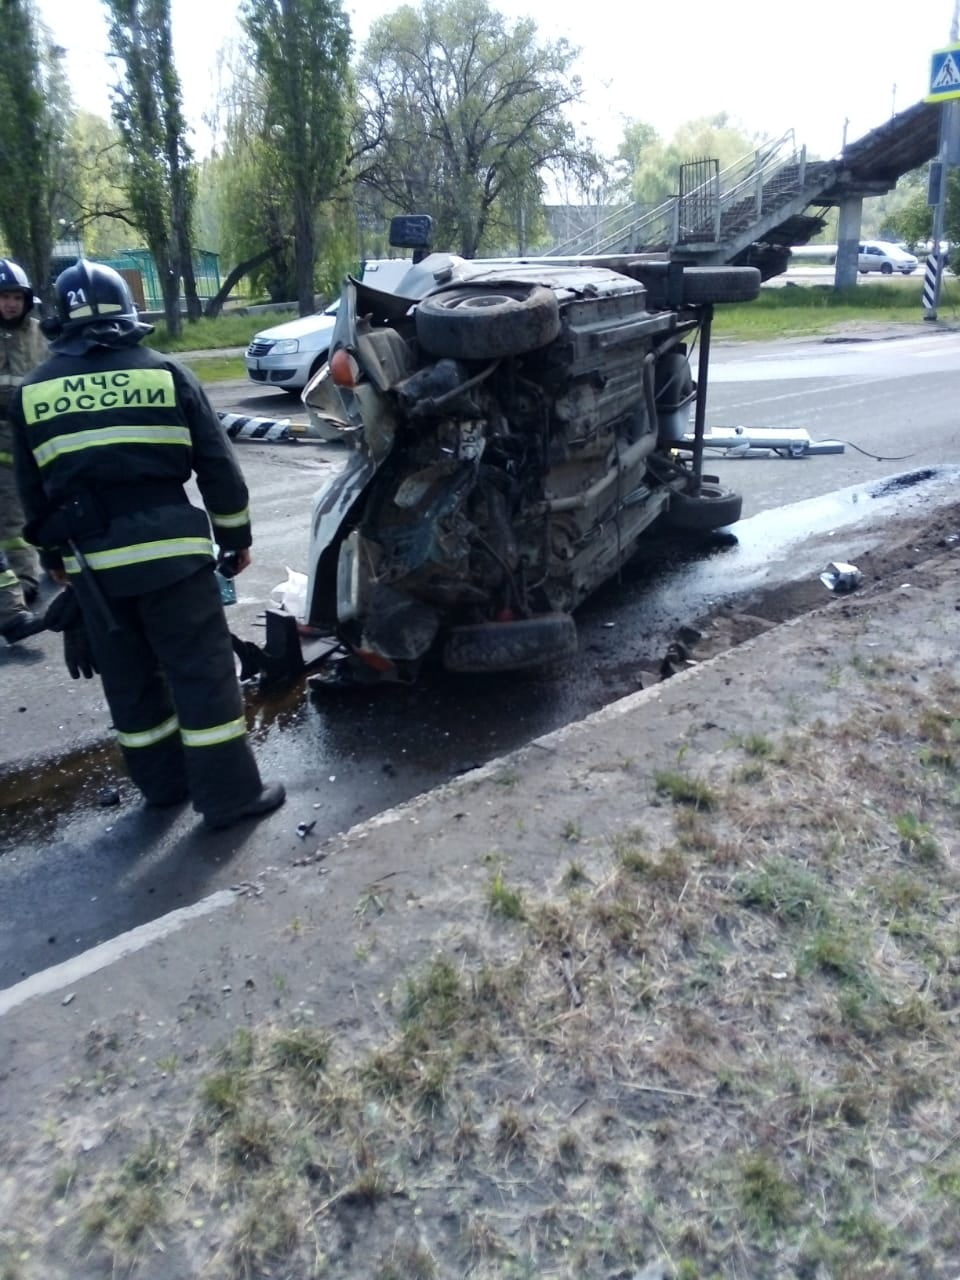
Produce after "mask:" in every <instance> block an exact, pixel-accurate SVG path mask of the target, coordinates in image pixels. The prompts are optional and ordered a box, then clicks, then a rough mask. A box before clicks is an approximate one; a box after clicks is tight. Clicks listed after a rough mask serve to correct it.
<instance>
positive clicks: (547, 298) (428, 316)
mask: <svg viewBox="0 0 960 1280" xmlns="http://www.w3.org/2000/svg"><path fill="white" fill-rule="evenodd" d="M416 322H417V340H418V341H419V343H420V345H421V346H422V347H423V349H424V350H425V351H428V352H429V353H430V355H434V356H447V357H449V358H451V359H453V360H495V359H496V358H497V357H498V356H513V355H523V354H524V353H525V352H527V351H536V350H537V349H538V348H539V347H545V346H546V345H547V343H548V342H552V341H553V339H554V338H555V337H556V336H557V334H558V333H559V332H560V306H559V303H558V302H557V298H556V294H554V292H553V290H552V289H548V288H547V287H546V286H545V285H517V284H491V285H487V286H485V287H484V286H479V285H461V286H459V287H457V288H454V289H445V290H444V291H443V292H442V293H434V294H429V295H428V296H427V297H426V298H423V299H421V301H420V302H419V303H418V305H417V310H416Z"/></svg>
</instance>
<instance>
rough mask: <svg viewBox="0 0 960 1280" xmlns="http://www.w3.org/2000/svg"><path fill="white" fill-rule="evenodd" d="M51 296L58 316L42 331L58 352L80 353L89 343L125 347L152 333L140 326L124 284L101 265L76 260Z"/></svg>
mask: <svg viewBox="0 0 960 1280" xmlns="http://www.w3.org/2000/svg"><path fill="white" fill-rule="evenodd" d="M54 293H55V295H56V302H57V315H56V317H55V318H53V319H51V320H45V321H44V322H43V323H42V325H41V327H42V328H43V331H44V333H45V334H46V335H47V337H48V338H50V339H52V340H53V341H54V343H55V346H56V349H57V350H58V351H62V352H65V353H69V352H70V351H72V349H73V347H74V346H76V347H77V351H78V352H79V351H80V349H81V347H83V348H86V347H87V346H89V345H90V344H91V343H95V344H102V345H104V346H116V345H120V346H125V345H127V344H128V343H130V342H139V340H140V339H141V338H142V337H144V336H145V335H146V334H148V333H152V332H153V328H152V326H151V325H147V324H141V323H140V320H139V318H138V316H137V308H136V304H135V303H134V301H133V294H132V293H131V292H130V286H129V285H128V284H127V282H126V280H124V278H123V276H122V275H121V274H120V272H119V271H114V269H113V267H108V266H105V265H104V264H103V263H102V262H91V261H90V260H89V259H88V258H78V259H77V260H76V262H75V263H74V264H73V266H71V267H67V268H66V270H65V271H61V272H60V274H59V275H58V276H57V279H56V283H55V284H54ZM72 339H76V340H77V342H76V343H74V342H71V340H72ZM78 343H79V345H77V344H78Z"/></svg>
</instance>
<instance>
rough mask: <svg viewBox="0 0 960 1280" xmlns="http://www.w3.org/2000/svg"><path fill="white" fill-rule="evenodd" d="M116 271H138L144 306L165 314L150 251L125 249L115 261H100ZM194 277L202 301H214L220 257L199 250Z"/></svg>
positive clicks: (218, 277) (112, 259) (218, 284)
mask: <svg viewBox="0 0 960 1280" xmlns="http://www.w3.org/2000/svg"><path fill="white" fill-rule="evenodd" d="M98 261H99V262H102V263H103V264H104V266H107V267H113V268H114V270H115V271H137V272H139V273H140V282H141V284H142V287H143V303H144V306H145V307H146V309H147V310H148V311H162V310H163V291H162V290H161V288H160V277H159V275H158V274H157V266H156V263H155V262H154V260H153V254H152V253H151V252H150V250H149V249H123V250H122V251H121V252H120V253H118V254H117V256H116V257H115V258H99V259H98ZM193 274H194V276H195V278H196V281H197V293H198V294H199V295H200V298H201V301H203V302H206V301H207V299H208V298H212V297H213V296H214V295H215V294H216V293H217V292H218V290H219V288H220V255H219V254H218V253H210V252H208V251H207V250H205V249H201V250H199V251H198V252H197V253H196V254H194V258H193Z"/></svg>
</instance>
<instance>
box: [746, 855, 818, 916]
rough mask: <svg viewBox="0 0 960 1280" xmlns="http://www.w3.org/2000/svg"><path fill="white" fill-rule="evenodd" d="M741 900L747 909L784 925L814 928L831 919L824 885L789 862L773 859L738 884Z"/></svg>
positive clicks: (807, 872) (805, 870) (804, 869)
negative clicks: (761, 912) (770, 917)
mask: <svg viewBox="0 0 960 1280" xmlns="http://www.w3.org/2000/svg"><path fill="white" fill-rule="evenodd" d="M735 890H736V893H737V897H738V898H739V900H740V902H741V903H742V904H743V905H744V906H745V907H751V908H753V909H754V910H757V911H763V912H766V913H767V914H768V915H771V916H773V918H774V919H775V920H777V921H779V922H780V923H781V924H805V925H812V926H814V927H816V926H818V925H820V924H822V923H823V922H824V921H825V920H826V919H827V918H828V916H829V911H828V905H827V904H828V896H827V893H826V890H825V888H824V886H823V884H822V882H821V881H820V880H819V879H818V878H817V877H816V876H815V875H813V873H812V872H810V871H808V870H807V869H806V868H805V867H800V866H797V865H796V864H795V863H794V862H791V861H790V860H789V859H788V858H773V859H771V860H770V861H769V862H767V863H765V864H764V865H763V866H762V867H760V868H759V869H758V870H756V871H750V872H745V873H744V874H743V875H741V876H740V877H739V878H738V880H737V881H736V885H735Z"/></svg>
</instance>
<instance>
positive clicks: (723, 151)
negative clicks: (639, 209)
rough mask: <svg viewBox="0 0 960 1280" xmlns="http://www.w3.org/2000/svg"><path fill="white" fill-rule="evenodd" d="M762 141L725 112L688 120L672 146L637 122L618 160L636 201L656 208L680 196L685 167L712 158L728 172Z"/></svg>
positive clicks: (630, 125)
mask: <svg viewBox="0 0 960 1280" xmlns="http://www.w3.org/2000/svg"><path fill="white" fill-rule="evenodd" d="M758 141H759V139H758V138H757V137H755V136H750V135H749V134H746V133H744V132H743V131H742V130H741V129H739V128H738V127H737V126H736V125H734V124H732V123H731V121H730V119H729V117H728V116H727V115H726V113H723V112H721V113H720V114H718V115H715V116H705V117H701V118H700V119H697V120H688V121H687V122H686V123H685V124H682V125H681V126H680V127H679V128H678V129H677V131H676V133H675V134H674V135H673V137H672V138H671V139H670V141H669V142H664V141H663V140H662V139H661V138H660V137H659V136H658V134H657V132H656V130H654V129H653V128H652V126H650V125H648V124H645V123H643V122H642V121H637V120H634V121H631V122H629V123H628V125H627V127H626V130H625V133H624V140H623V142H622V143H621V145H620V149H619V151H618V152H617V158H618V160H619V161H620V163H621V165H623V166H624V168H625V169H626V173H627V176H628V178H629V184H630V193H631V195H632V197H633V199H634V201H635V202H636V203H637V204H643V205H648V206H650V207H655V206H657V205H660V204H663V203H664V201H666V200H669V198H670V197H671V196H675V195H676V194H677V189H678V185H679V175H680V166H681V165H682V164H684V163H686V162H687V161H690V160H697V159H703V158H709V159H712V160H719V162H720V168H721V169H724V168H726V167H727V166H728V165H731V164H733V163H734V162H735V161H737V160H739V159H740V158H741V157H743V156H745V155H747V154H749V152H751V151H753V150H754V148H755V147H756V146H757V143H758Z"/></svg>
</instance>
